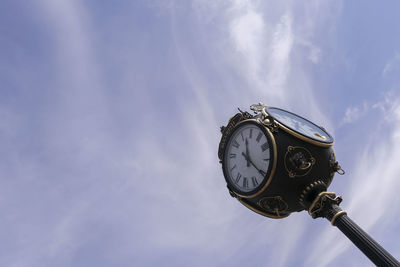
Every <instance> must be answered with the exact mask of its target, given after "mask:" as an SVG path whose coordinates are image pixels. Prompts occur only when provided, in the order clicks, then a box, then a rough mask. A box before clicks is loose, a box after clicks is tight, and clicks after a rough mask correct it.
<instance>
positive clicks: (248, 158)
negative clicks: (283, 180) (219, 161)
mask: <svg viewBox="0 0 400 267" xmlns="http://www.w3.org/2000/svg"><path fill="white" fill-rule="evenodd" d="M242 155H243V157H244V158H245V159H246V160H247V161H248V162H250V163H251V165H253V167H254V168H256V170H257V171H258V172H259V173H260V174H261V175H262V176H265V175H266V173H265V172H264V171H263V170H260V169H259V168H257V166H256V165H255V164H254V162H253V161H252V160H251V159H250V157H248V156H247V155H246V154H245V153H244V152H242Z"/></svg>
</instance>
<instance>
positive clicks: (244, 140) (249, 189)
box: [222, 122, 274, 195]
mask: <svg viewBox="0 0 400 267" xmlns="http://www.w3.org/2000/svg"><path fill="white" fill-rule="evenodd" d="M271 143H272V141H271V138H270V137H269V136H268V134H267V131H266V130H265V129H263V128H262V126H259V125H258V124H257V123H255V122H247V123H241V124H240V125H239V126H238V128H237V129H236V130H235V131H234V132H233V133H232V135H231V136H230V138H229V140H228V142H227V145H226V149H225V154H224V159H223V163H222V164H223V169H224V174H225V178H226V180H227V182H228V184H229V185H231V188H232V189H233V190H234V191H235V192H236V193H239V194H244V195H250V194H254V193H256V192H257V191H259V190H260V189H261V188H262V187H263V186H264V185H265V183H266V182H267V179H268V176H269V173H270V169H271V167H272V164H273V162H272V160H273V153H274V152H273V148H272V144H271Z"/></svg>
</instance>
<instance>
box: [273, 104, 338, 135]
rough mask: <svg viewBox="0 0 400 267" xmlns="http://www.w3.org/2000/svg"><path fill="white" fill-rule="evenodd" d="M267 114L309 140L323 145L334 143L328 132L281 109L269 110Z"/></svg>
mask: <svg viewBox="0 0 400 267" xmlns="http://www.w3.org/2000/svg"><path fill="white" fill-rule="evenodd" d="M267 112H268V113H269V114H270V115H271V116H272V117H273V118H275V119H276V120H277V121H278V122H280V123H282V124H283V125H284V126H286V127H288V128H289V129H291V130H294V131H296V132H298V133H300V134H302V135H304V136H306V137H308V138H311V139H313V140H317V141H319V142H323V143H332V142H333V138H332V137H331V136H330V135H329V134H328V133H327V132H326V131H324V130H323V129H321V128H320V127H319V126H317V125H315V124H314V123H312V122H310V121H308V120H306V119H303V118H302V117H300V116H297V115H296V114H293V113H291V112H288V111H286V110H282V109H279V108H268V109H267Z"/></svg>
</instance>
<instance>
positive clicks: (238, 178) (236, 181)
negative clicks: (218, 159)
mask: <svg viewBox="0 0 400 267" xmlns="http://www.w3.org/2000/svg"><path fill="white" fill-rule="evenodd" d="M241 177H242V175H241V174H240V173H239V172H238V174H237V175H236V179H235V184H237V183H239V181H240V178H241Z"/></svg>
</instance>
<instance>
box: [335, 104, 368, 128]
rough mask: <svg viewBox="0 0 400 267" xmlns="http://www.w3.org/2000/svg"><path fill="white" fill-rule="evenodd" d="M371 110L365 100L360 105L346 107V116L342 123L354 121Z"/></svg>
mask: <svg viewBox="0 0 400 267" xmlns="http://www.w3.org/2000/svg"><path fill="white" fill-rule="evenodd" d="M368 111H369V105H368V104H367V102H364V103H363V104H362V105H360V106H355V107H348V108H346V111H345V114H344V118H343V119H342V121H341V123H340V125H343V124H348V123H353V122H355V121H357V120H359V119H360V118H361V117H363V116H364V115H365V114H366V113H367V112H368Z"/></svg>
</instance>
